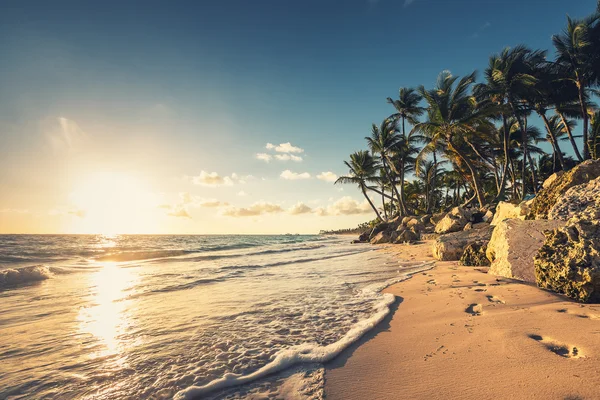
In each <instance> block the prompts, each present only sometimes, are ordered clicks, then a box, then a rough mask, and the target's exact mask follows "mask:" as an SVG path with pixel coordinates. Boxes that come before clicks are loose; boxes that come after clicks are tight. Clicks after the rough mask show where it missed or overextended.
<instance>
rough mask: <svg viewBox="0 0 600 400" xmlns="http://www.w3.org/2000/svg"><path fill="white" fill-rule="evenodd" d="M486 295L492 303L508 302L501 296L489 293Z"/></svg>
mask: <svg viewBox="0 0 600 400" xmlns="http://www.w3.org/2000/svg"><path fill="white" fill-rule="evenodd" d="M485 297H487V299H488V301H489V302H490V303H498V304H506V302H505V301H504V300H502V299H501V298H500V297H497V296H492V295H488V296H485Z"/></svg>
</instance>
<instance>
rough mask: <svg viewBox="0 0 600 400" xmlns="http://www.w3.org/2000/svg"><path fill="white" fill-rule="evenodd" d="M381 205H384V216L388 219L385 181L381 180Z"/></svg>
mask: <svg viewBox="0 0 600 400" xmlns="http://www.w3.org/2000/svg"><path fill="white" fill-rule="evenodd" d="M381 205H382V206H383V217H384V218H385V220H386V221H387V220H388V214H387V210H386V209H385V186H384V184H383V182H381Z"/></svg>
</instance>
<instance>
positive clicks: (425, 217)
mask: <svg viewBox="0 0 600 400" xmlns="http://www.w3.org/2000/svg"><path fill="white" fill-rule="evenodd" d="M419 222H420V223H421V224H423V225H427V224H429V223H430V222H431V215H430V214H426V215H423V216H422V217H421V218H419Z"/></svg>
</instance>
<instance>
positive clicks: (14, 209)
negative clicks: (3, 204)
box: [0, 208, 29, 214]
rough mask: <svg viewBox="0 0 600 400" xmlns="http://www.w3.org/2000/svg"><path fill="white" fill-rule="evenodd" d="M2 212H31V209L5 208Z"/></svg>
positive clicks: (0, 211)
mask: <svg viewBox="0 0 600 400" xmlns="http://www.w3.org/2000/svg"><path fill="white" fill-rule="evenodd" d="M0 213H7V214H29V210H27V209H25V208H3V209H1V210H0Z"/></svg>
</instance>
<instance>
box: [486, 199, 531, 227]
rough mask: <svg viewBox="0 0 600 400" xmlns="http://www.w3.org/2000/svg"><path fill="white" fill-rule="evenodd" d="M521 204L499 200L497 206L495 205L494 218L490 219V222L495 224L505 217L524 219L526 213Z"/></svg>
mask: <svg viewBox="0 0 600 400" xmlns="http://www.w3.org/2000/svg"><path fill="white" fill-rule="evenodd" d="M523 204H524V203H521V204H519V205H517V204H512V203H507V202H505V201H501V202H500V203H498V206H497V207H496V213H495V214H494V218H493V219H492V222H491V224H492V225H494V226H496V225H498V224H499V223H500V222H501V221H504V220H505V219H512V218H518V219H525V215H526V213H525V211H524V210H523V207H522V205H523Z"/></svg>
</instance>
